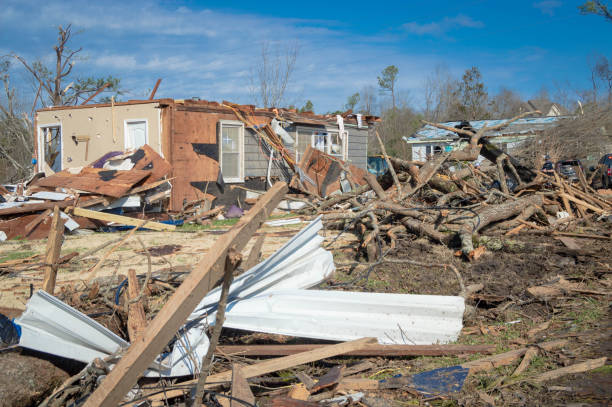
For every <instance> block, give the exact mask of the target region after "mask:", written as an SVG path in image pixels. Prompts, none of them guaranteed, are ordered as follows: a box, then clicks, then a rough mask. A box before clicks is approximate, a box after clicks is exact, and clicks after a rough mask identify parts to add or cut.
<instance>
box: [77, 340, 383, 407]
mask: <svg viewBox="0 0 612 407" xmlns="http://www.w3.org/2000/svg"><path fill="white" fill-rule="evenodd" d="M376 342H377V340H376V338H361V339H356V340H354V341H350V342H342V343H337V344H335V345H325V346H324V347H321V348H317V349H313V350H309V351H306V352H302V353H298V354H295V355H289V356H284V357H282V358H276V359H270V360H266V361H263V362H259V363H256V364H254V365H250V366H246V367H244V368H243V371H242V373H243V374H244V375H245V377H246V378H247V379H249V378H251V377H256V376H261V375H264V374H267V373H273V372H277V371H279V370H284V369H289V368H292V367H294V366H298V365H303V364H305V363H311V362H316V361H317V360H322V359H327V358H331V357H334V356H338V355H345V354H349V353H350V352H354V351H357V350H359V349H363V348H364V347H365V346H367V345H369V344H373V343H376ZM111 373H112V372H111ZM206 380H207V381H208V382H210V383H211V384H207V385H206V387H208V388H210V387H213V386H216V385H215V384H213V383H219V382H230V381H231V380H232V371H231V370H226V371H224V372H221V373H217V374H214V375H211V376H208V378H207V379H206ZM196 382H197V380H189V381H187V382H183V383H181V384H183V385H187V384H195V383H196ZM183 393H184V391H183V390H168V391H167V392H165V393H164V394H160V395H152V396H150V397H148V398H147V399H148V400H163V399H164V398H172V397H179V396H182V395H183ZM86 407H87V406H86Z"/></svg>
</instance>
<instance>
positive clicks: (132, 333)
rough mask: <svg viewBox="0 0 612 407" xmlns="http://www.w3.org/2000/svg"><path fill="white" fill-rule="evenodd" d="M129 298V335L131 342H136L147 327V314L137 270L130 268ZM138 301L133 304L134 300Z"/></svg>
mask: <svg viewBox="0 0 612 407" xmlns="http://www.w3.org/2000/svg"><path fill="white" fill-rule="evenodd" d="M128 299H129V300H130V304H129V305H128V322H127V326H128V335H129V337H130V342H134V341H135V340H136V339H138V337H139V336H140V335H142V333H143V332H144V330H145V329H146V327H147V316H146V314H145V311H144V306H143V305H142V298H140V285H139V284H138V277H136V270H134V269H129V270H128ZM134 300H135V301H136V302H134V303H133V304H132V303H131V302H132V301H134Z"/></svg>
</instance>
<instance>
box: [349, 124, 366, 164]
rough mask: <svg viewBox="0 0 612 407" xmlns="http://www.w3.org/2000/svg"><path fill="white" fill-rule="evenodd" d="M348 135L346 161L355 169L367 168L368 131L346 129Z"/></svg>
mask: <svg viewBox="0 0 612 407" xmlns="http://www.w3.org/2000/svg"><path fill="white" fill-rule="evenodd" d="M346 130H347V131H348V134H349V143H348V159H349V161H350V163H351V164H353V165H354V166H356V167H359V168H362V169H364V170H367V167H368V129H367V128H366V129H357V128H353V127H347V128H346Z"/></svg>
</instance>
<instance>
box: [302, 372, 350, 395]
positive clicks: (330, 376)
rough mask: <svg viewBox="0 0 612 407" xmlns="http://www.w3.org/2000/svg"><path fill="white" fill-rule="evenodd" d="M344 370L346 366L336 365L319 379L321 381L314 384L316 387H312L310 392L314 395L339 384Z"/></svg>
mask: <svg viewBox="0 0 612 407" xmlns="http://www.w3.org/2000/svg"><path fill="white" fill-rule="evenodd" d="M344 369H345V366H344V365H336V366H334V367H332V368H331V369H329V371H328V372H327V373H325V374H324V375H323V376H321V377H320V378H319V380H318V381H317V382H316V383H315V384H314V386H312V389H310V391H311V392H312V393H316V392H318V391H319V390H322V389H326V388H328V387H332V386H333V385H335V384H337V383H338V382H339V381H340V379H341V378H342V374H343V372H344Z"/></svg>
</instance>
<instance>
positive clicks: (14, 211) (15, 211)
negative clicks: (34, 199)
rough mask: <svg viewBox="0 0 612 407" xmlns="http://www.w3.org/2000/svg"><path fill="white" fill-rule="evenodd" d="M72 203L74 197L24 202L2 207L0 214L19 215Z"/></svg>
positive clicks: (66, 205) (71, 204) (63, 206)
mask: <svg viewBox="0 0 612 407" xmlns="http://www.w3.org/2000/svg"><path fill="white" fill-rule="evenodd" d="M73 205H74V199H69V200H67V201H54V202H43V203H34V204H28V203H24V204H23V205H20V206H14V207H12V208H4V209H0V216H7V215H20V214H22V213H31V212H39V211H44V210H47V209H53V208H55V206H57V207H59V208H60V209H63V208H67V207H69V206H73Z"/></svg>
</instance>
